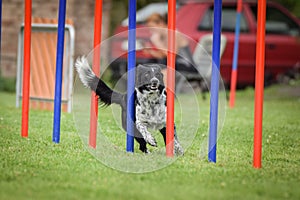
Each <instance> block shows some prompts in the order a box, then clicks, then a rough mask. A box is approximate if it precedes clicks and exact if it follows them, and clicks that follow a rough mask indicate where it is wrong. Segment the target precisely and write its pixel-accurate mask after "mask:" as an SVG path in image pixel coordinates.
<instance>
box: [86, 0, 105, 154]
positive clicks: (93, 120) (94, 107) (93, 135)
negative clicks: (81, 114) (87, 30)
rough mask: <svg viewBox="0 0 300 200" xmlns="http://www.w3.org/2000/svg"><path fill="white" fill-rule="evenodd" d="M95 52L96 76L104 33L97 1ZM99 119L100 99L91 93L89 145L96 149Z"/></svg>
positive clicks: (98, 72) (95, 12)
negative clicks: (102, 34)
mask: <svg viewBox="0 0 300 200" xmlns="http://www.w3.org/2000/svg"><path fill="white" fill-rule="evenodd" d="M94 16H95V19H94V52H93V71H94V73H95V74H96V75H99V74H100V58H101V55H100V51H101V48H100V43H101V33H102V0H96V1H95V9H94ZM97 119H98V97H97V96H96V93H95V92H94V91H92V93H91V108H90V137H89V145H90V147H92V148H96V142H97Z"/></svg>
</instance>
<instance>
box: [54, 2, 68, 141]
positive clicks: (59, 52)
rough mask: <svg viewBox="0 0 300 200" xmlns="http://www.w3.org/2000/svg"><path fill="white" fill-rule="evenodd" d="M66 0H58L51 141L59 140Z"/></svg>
mask: <svg viewBox="0 0 300 200" xmlns="http://www.w3.org/2000/svg"><path fill="white" fill-rule="evenodd" d="M66 4H67V1H66V0H60V1H59V11H58V28H57V46H56V47H57V48H56V75H55V95H54V117H53V136H52V141H53V142H55V143H59V141H60V116H61V90H62V73H63V61H64V39H65V19H66Z"/></svg>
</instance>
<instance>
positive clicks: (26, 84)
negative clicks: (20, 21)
mask: <svg viewBox="0 0 300 200" xmlns="http://www.w3.org/2000/svg"><path fill="white" fill-rule="evenodd" d="M24 13H25V14H24V39H23V41H24V51H23V55H24V63H23V92H22V93H23V94H22V127H21V135H22V137H28V115H29V88H30V49H31V48H30V47H31V0H26V1H25V10H24Z"/></svg>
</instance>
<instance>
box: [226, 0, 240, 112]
mask: <svg viewBox="0 0 300 200" xmlns="http://www.w3.org/2000/svg"><path fill="white" fill-rule="evenodd" d="M242 6H243V0H238V2H237V12H236V23H235V38H234V49H233V59H232V70H231V83H230V94H229V107H230V108H233V107H234V103H235V91H236V82H237V68H238V65H237V64H238V56H239V38H240V22H241V14H242V9H243V8H242Z"/></svg>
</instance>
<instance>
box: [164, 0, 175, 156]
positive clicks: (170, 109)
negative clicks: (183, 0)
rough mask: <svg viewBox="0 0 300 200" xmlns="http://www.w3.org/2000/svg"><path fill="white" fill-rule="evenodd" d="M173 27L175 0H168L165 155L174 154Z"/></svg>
mask: <svg viewBox="0 0 300 200" xmlns="http://www.w3.org/2000/svg"><path fill="white" fill-rule="evenodd" d="M175 28H176V0H169V1H168V55H167V122H166V123H167V125H166V126H167V127H166V155H167V157H173V156H174V97H175V94H174V92H175V56H176V52H175V45H176V44H175V43H176V40H175V38H176V36H175Z"/></svg>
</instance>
